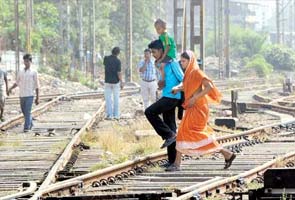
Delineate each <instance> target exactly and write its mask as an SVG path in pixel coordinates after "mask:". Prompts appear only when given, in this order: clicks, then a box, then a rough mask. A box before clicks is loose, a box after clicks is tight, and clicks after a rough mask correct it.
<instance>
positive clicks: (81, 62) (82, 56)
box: [77, 0, 85, 72]
mask: <svg viewBox="0 0 295 200" xmlns="http://www.w3.org/2000/svg"><path fill="white" fill-rule="evenodd" d="M77 3H78V9H79V10H78V12H79V15H78V21H79V63H80V70H81V71H82V72H83V71H84V70H85V69H84V59H83V58H84V49H83V42H84V41H83V5H82V3H83V2H82V1H81V0H77Z"/></svg>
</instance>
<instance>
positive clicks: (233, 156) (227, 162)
mask: <svg viewBox="0 0 295 200" xmlns="http://www.w3.org/2000/svg"><path fill="white" fill-rule="evenodd" d="M235 158H236V154H234V153H233V155H232V156H231V157H230V159H228V160H225V165H224V169H228V168H229V167H230V166H231V164H232V162H233V160H234V159H235Z"/></svg>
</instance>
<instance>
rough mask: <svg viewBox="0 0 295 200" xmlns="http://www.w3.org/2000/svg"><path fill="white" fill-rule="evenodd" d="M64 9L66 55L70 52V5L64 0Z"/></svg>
mask: <svg viewBox="0 0 295 200" xmlns="http://www.w3.org/2000/svg"><path fill="white" fill-rule="evenodd" d="M66 7H67V8H66V9H67V15H66V27H67V28H66V29H67V33H66V34H67V36H66V37H67V38H66V46H67V49H66V52H67V53H68V52H69V51H70V48H71V46H70V3H69V0H66Z"/></svg>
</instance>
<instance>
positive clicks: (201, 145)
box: [176, 51, 221, 155]
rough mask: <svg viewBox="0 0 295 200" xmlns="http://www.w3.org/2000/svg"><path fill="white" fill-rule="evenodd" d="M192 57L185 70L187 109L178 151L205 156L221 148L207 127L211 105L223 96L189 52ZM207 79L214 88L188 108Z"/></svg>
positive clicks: (185, 105) (177, 142) (184, 86)
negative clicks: (189, 102) (193, 96)
mask: <svg viewBox="0 0 295 200" xmlns="http://www.w3.org/2000/svg"><path fill="white" fill-rule="evenodd" d="M187 53H188V54H189V56H190V61H189V64H188V66H187V68H186V70H185V74H184V80H183V90H184V95H185V101H184V103H183V107H184V108H185V109H186V110H185V114H184V117H183V119H182V121H181V123H180V126H179V128H178V134H177V138H176V149H177V150H178V151H180V152H182V153H184V154H197V155H199V154H204V153H206V152H211V151H216V150H218V149H219V148H220V147H219V145H218V143H217V142H216V140H215V139H214V138H213V137H212V135H211V133H212V132H213V131H212V129H211V128H210V127H209V126H208V125H207V122H208V119H209V106H208V104H209V103H219V102H220V101H221V94H220V92H219V91H218V89H217V88H216V87H215V86H214V84H213V83H212V81H211V80H210V79H209V78H208V77H207V76H206V75H205V73H204V72H202V71H201V70H200V69H199V67H198V64H197V61H196V58H195V56H194V53H193V52H191V51H187ZM204 79H207V80H208V81H210V82H211V83H212V85H213V88H212V89H211V90H210V91H209V92H208V94H207V95H205V96H203V97H201V98H199V99H198V100H197V101H196V102H195V104H194V106H193V107H191V108H188V106H187V105H188V101H189V99H190V97H191V96H192V95H193V94H194V93H195V92H196V91H200V90H202V89H203V86H202V81H203V80H204Z"/></svg>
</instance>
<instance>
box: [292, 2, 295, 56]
mask: <svg viewBox="0 0 295 200" xmlns="http://www.w3.org/2000/svg"><path fill="white" fill-rule="evenodd" d="M292 19H295V0H294V3H293V18H292ZM291 21H293V29H292V32H294V33H295V20H291ZM294 37H295V35H294ZM293 48H294V50H295V39H294V40H293Z"/></svg>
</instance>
